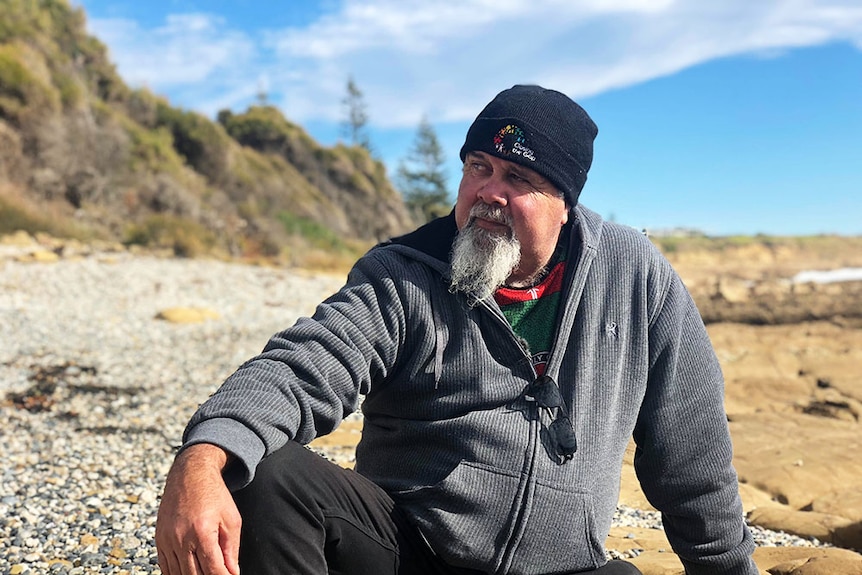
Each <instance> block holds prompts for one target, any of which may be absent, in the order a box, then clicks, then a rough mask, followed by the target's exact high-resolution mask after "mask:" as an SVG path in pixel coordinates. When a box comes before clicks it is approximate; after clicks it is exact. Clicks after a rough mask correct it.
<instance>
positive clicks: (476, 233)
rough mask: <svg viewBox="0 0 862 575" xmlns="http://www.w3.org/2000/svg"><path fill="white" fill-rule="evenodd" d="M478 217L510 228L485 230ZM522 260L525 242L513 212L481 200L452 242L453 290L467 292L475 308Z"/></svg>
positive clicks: (450, 284)
mask: <svg viewBox="0 0 862 575" xmlns="http://www.w3.org/2000/svg"><path fill="white" fill-rule="evenodd" d="M477 217H481V218H482V219H485V220H491V221H494V222H497V223H501V224H505V225H506V226H507V227H508V228H509V231H508V233H503V234H497V233H493V232H489V231H487V230H485V229H482V228H480V227H479V226H477V225H476V218H477ZM520 259H521V244H520V242H519V241H518V238H517V237H515V232H514V229H513V226H512V220H511V218H510V217H509V215H508V214H506V213H505V212H504V211H503V210H502V209H501V208H499V207H493V206H489V205H487V204H483V203H478V204H476V205H475V206H473V208H472V209H471V210H470V218H469V219H468V220H467V223H466V224H465V225H464V227H463V228H462V229H461V230H460V231H459V232H458V236H457V237H456V238H455V241H454V243H453V244H452V254H451V258H450V261H451V263H450V267H449V276H450V279H449V291H451V292H452V293H458V292H460V293H463V294H465V295H466V296H467V300H468V303H469V305H470V306H471V307H475V306H476V305H478V304H479V303H480V302H482V301H483V300H485V299H486V298H488V297H490V296H491V295H492V294H493V293H494V291H495V290H496V289H497V288H498V287H500V286H501V285H503V284H504V283H505V281H506V279H508V278H509V276H511V275H512V272H513V271H514V270H515V269H516V268H517V267H518V262H519V261H520Z"/></svg>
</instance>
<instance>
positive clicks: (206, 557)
mask: <svg viewBox="0 0 862 575" xmlns="http://www.w3.org/2000/svg"><path fill="white" fill-rule="evenodd" d="M191 557H192V560H193V562H194V566H195V569H197V574H199V575H231V573H230V570H229V569H228V567H227V566H226V564H225V559H224V555H223V554H222V550H221V547H219V546H218V544H217V542H215V541H213V542H211V543H207V544H205V545H203V546H201V547H200V548H198V549H197V550H196V551H194V552H193V553H191ZM197 574H196V575H197Z"/></svg>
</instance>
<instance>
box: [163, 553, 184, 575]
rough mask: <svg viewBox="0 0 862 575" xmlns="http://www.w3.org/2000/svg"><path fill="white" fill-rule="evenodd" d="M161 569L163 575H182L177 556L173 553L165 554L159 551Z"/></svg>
mask: <svg viewBox="0 0 862 575" xmlns="http://www.w3.org/2000/svg"><path fill="white" fill-rule="evenodd" d="M158 556H159V569H161V570H162V575H182V570H181V569H180V564H179V561H177V556H176V555H174V554H173V553H163V552H162V551H161V550H159V551H158Z"/></svg>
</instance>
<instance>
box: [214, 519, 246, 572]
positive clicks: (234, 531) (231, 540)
mask: <svg viewBox="0 0 862 575" xmlns="http://www.w3.org/2000/svg"><path fill="white" fill-rule="evenodd" d="M240 529H241V527H240V525H236V526H235V527H234V528H230V527H225V528H222V529H221V531H220V532H219V546H220V547H221V549H222V551H223V552H224V556H223V558H222V560H223V561H224V566H225V567H226V568H227V570H228V572H229V573H230V574H231V575H239V538H240Z"/></svg>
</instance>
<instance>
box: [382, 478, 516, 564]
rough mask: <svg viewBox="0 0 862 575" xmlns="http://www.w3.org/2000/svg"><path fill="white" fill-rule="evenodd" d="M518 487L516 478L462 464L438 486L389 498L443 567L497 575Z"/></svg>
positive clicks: (511, 521)
mask: <svg viewBox="0 0 862 575" xmlns="http://www.w3.org/2000/svg"><path fill="white" fill-rule="evenodd" d="M520 483H521V475H520V474H519V473H512V472H506V471H504V470H500V469H497V468H494V467H491V466H489V465H484V464H480V463H470V462H464V461H462V462H461V463H459V464H458V466H456V467H455V469H453V470H452V472H451V473H450V474H449V475H448V476H447V477H446V478H444V479H443V480H442V481H440V482H439V483H437V484H436V485H433V486H430V487H423V488H419V489H415V490H410V491H402V492H397V493H394V494H393V498H394V499H395V500H396V501H397V502H398V504H399V505H401V506H403V507H404V508H405V509H406V510H407V513H408V515H409V516H410V517H412V518H413V520H414V523H415V524H416V526H417V527H418V528H419V529H420V530H421V531H422V534H423V535H424V536H425V538H426V539H427V540H428V543H429V544H430V545H431V547H432V549H434V551H435V553H437V555H439V556H440V557H441V558H442V559H443V560H445V561H446V562H447V563H449V564H450V565H452V566H455V567H467V568H471V569H478V570H482V571H495V570H496V568H497V566H498V563H499V561H500V559H501V557H502V554H503V551H504V549H505V548H506V543H507V541H508V540H509V537H510V535H511V532H512V527H513V525H512V523H513V516H514V510H513V507H514V502H515V500H516V498H517V494H518V490H519V485H520Z"/></svg>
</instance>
